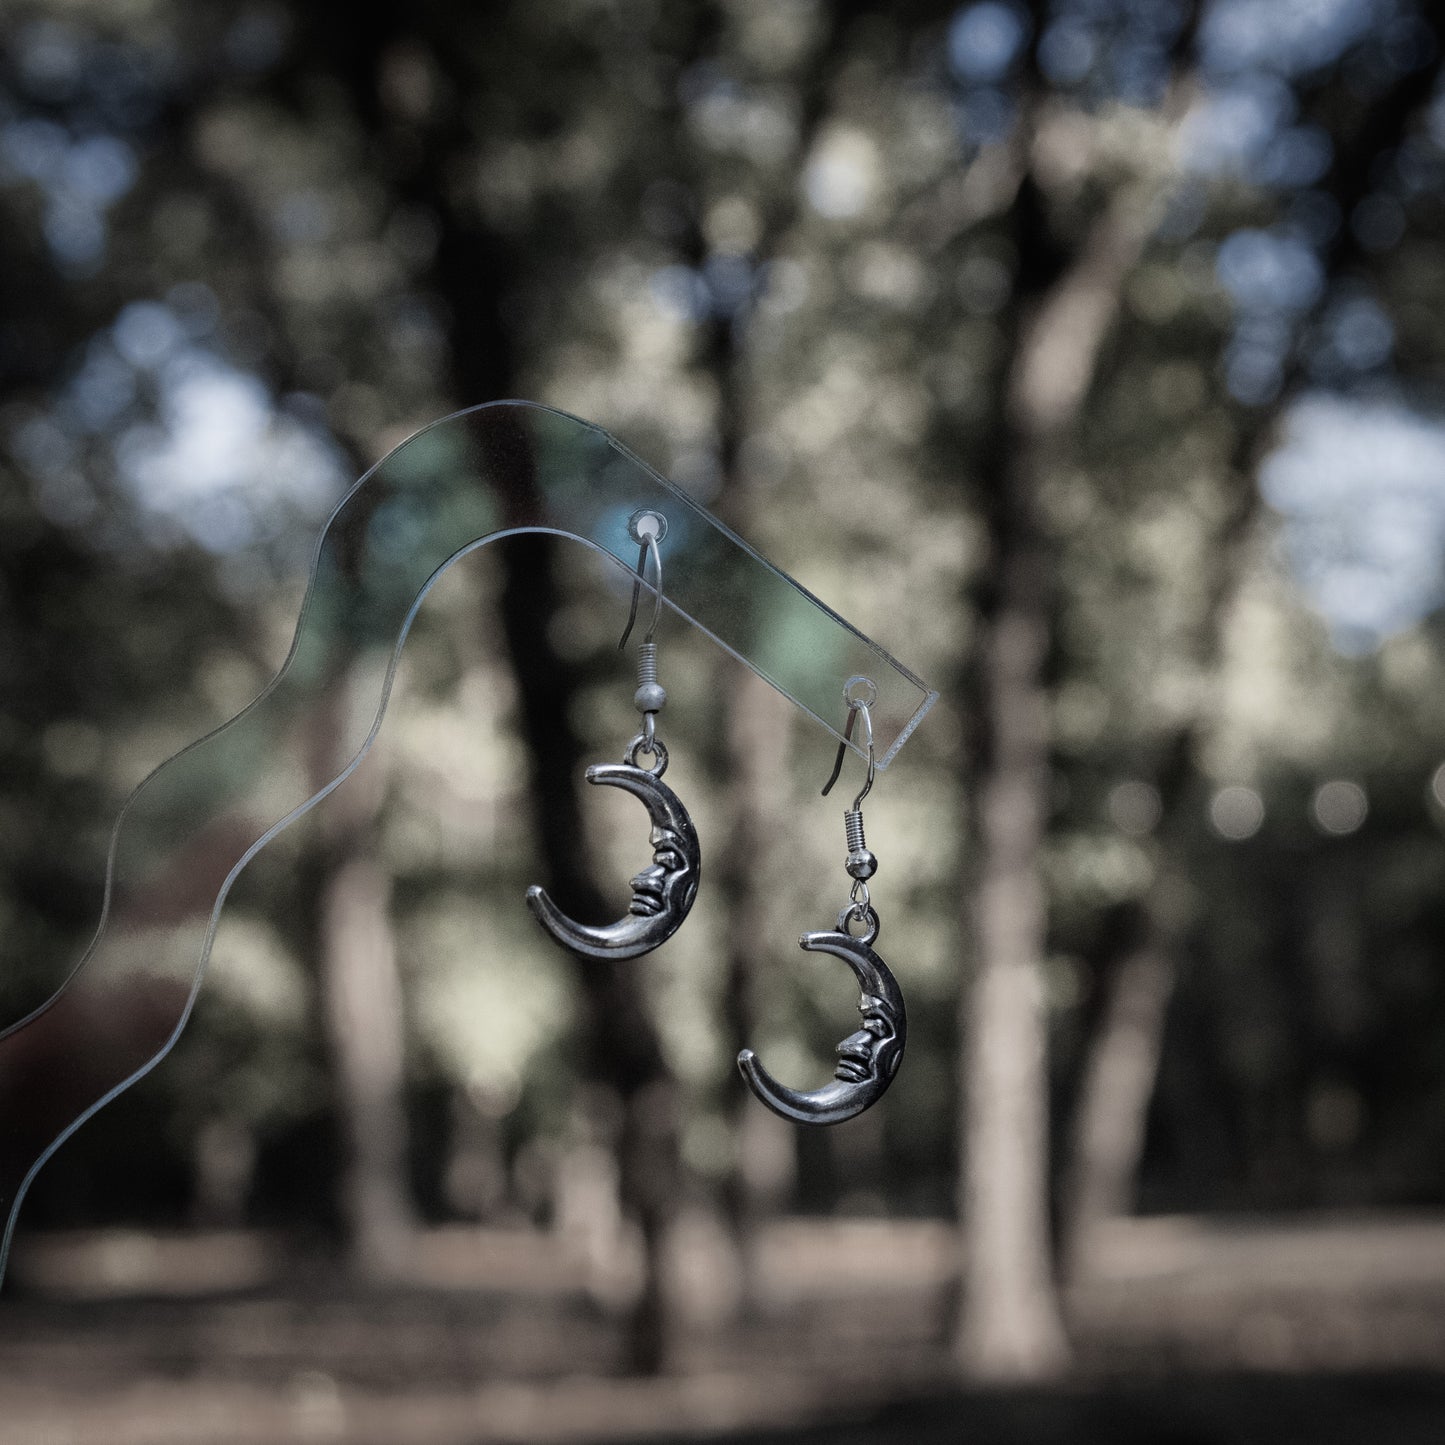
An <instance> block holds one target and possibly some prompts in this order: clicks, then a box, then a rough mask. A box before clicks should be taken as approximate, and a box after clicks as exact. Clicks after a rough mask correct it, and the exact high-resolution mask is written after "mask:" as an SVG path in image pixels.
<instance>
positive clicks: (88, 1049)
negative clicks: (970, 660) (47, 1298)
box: [0, 402, 937, 1276]
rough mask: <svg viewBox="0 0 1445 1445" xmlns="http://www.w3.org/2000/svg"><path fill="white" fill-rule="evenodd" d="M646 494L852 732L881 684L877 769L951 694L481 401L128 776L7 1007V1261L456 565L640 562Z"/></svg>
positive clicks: (328, 556)
mask: <svg viewBox="0 0 1445 1445" xmlns="http://www.w3.org/2000/svg"><path fill="white" fill-rule="evenodd" d="M639 509H646V510H648V511H653V512H657V513H660V514H661V515H662V516H664V517H665V518H666V521H667V538H666V558H667V566H666V577H665V580H664V587H663V601H664V603H665V604H666V605H667V606H668V607H670V608H671V609H672V610H673V611H674V612H676V613H677V614H678V615H680V616H681V617H683V618H684V619H686V620H687V621H688V622H690V623H692V624H693V625H694V626H695V627H698V628H700V629H701V630H702V631H703V632H704V633H705V634H706V635H707V636H708V637H710V638H712V639H713V641H714V642H716V643H717V644H718V645H719V646H721V647H722V648H724V649H725V650H726V651H728V652H730V653H732V654H733V655H734V656H735V657H737V658H739V659H741V660H742V661H743V662H745V663H746V664H747V665H748V666H749V667H751V668H753V669H754V671H756V672H757V673H758V674H759V675H760V676H761V677H762V678H764V679H765V680H766V681H767V682H769V683H771V684H772V686H774V687H775V688H777V689H778V690H779V691H780V692H782V693H784V694H785V695H786V696H787V697H788V698H790V699H791V700H792V701H793V702H794V703H796V704H797V705H798V706H799V707H800V708H802V709H803V710H804V712H806V713H808V714H809V715H810V716H811V717H812V718H814V719H815V720H816V721H817V722H818V723H820V724H821V725H822V726H823V727H824V728H826V729H827V730H828V731H829V732H831V733H832V734H833V735H834V736H835V737H837V738H839V740H840V741H841V740H842V737H841V733H840V732H839V726H840V724H842V722H843V721H844V716H845V711H846V710H845V708H844V706H843V700H842V699H843V689H844V686H845V684H846V683H847V682H848V681H849V679H851V678H854V677H866V678H868V679H870V680H871V681H872V682H873V684H874V685H875V686H876V688H877V700H876V701H875V702H874V704H873V708H872V717H873V731H874V737H875V742H876V747H877V754H878V766H879V767H880V768H885V767H887V765H888V763H889V762H890V761H891V760H892V759H893V757H894V755H895V754H896V753H897V751H898V749H899V748H900V747H902V745H903V743H904V742H905V740H906V739H907V738H908V736H909V734H910V733H911V732H912V731H913V729H914V728H915V727H916V726H917V725H918V723H919V721H920V720H921V719H922V718H923V716H924V714H925V713H926V712H927V711H928V709H929V707H930V706H932V704H933V702H934V701H935V699H936V696H937V694H935V693H933V692H931V691H930V690H929V689H928V688H927V687H926V686H925V685H924V684H923V683H922V682H921V681H920V680H919V679H918V678H917V677H915V676H914V675H913V674H912V673H911V672H909V671H908V669H907V668H905V667H903V666H902V665H901V664H899V663H898V662H896V661H895V660H894V659H893V658H892V657H890V656H889V655H888V654H887V653H886V652H884V651H883V649H882V648H880V647H878V646H877V645H876V644H875V643H873V642H870V641H869V640H868V638H866V637H864V636H863V635H862V634H861V633H860V632H858V631H857V630H856V629H855V628H854V627H852V626H850V625H849V624H848V623H847V622H845V621H844V620H843V618H841V617H839V616H838V615H837V613H835V612H833V611H832V610H831V609H830V608H828V607H826V606H825V605H824V604H823V603H821V602H820V601H818V599H817V598H816V597H813V596H812V595H811V594H810V593H808V592H807V591H805V590H804V589H803V588H802V587H800V586H798V584H797V583H795V582H794V581H792V580H791V579H790V578H789V577H787V576H785V575H784V574H783V573H781V572H779V571H778V570H777V569H776V568H774V567H772V566H771V565H770V564H769V563H768V562H766V561H765V560H764V559H763V558H762V557H760V556H759V555H758V554H757V553H756V552H754V551H753V550H752V548H750V547H749V546H748V545H747V544H746V543H745V542H743V541H742V540H741V539H740V538H738V537H736V536H735V535H734V534H733V533H731V532H730V531H728V529H727V528H726V527H724V526H723V525H722V524H721V523H719V522H718V521H717V519H716V518H714V517H712V516H711V515H709V514H708V512H706V511H705V510H704V509H703V508H702V507H700V506H698V505H697V503H696V502H694V501H692V500H691V499H689V498H688V497H687V496H686V495H684V494H683V493H682V492H680V491H679V490H678V489H677V488H676V487H674V486H672V485H671V483H669V482H667V481H665V480H664V479H663V478H662V477H660V476H658V474H657V473H656V472H654V471H653V470H652V469H651V468H650V467H648V466H646V465H645V464H644V463H643V462H641V461H639V460H638V459H637V458H636V457H635V456H633V455H632V454H631V453H630V452H629V451H628V450H627V449H626V448H625V447H623V446H621V445H619V444H618V443H617V442H616V441H614V440H613V439H612V438H611V437H610V436H608V435H607V433H606V432H604V431H602V430H601V429H599V428H598V427H595V426H592V425H590V424H588V423H586V422H583V421H579V420H578V419H577V418H576V417H571V416H567V415H566V414H564V413H562V412H558V411H553V410H551V409H549V408H547V407H542V406H536V405H533V404H530V403H526V402H496V403H492V404H489V405H486V406H479V407H476V408H473V409H472V410H470V411H465V412H460V413H458V414H457V415H455V416H451V417H447V418H446V419H445V420H443V421H439V422H436V423H435V424H434V425H432V426H429V427H427V428H426V429H425V430H423V431H420V432H418V433H417V434H416V435H415V436H413V437H411V438H409V439H408V440H407V441H405V442H403V443H402V444H401V445H400V446H398V447H397V448H396V449H395V450H394V451H392V452H391V453H390V454H389V455H388V456H386V457H385V458H384V459H383V460H382V461H381V462H379V463H378V464H377V465H376V466H375V467H374V468H373V469H372V470H371V471H370V472H368V473H367V475H366V476H365V477H363V478H362V479H361V481H360V482H358V483H357V484H356V486H355V487H354V488H352V490H351V491H350V492H349V493H348V494H347V496H346V497H345V498H344V499H343V501H342V502H341V504H340V505H339V506H338V507H337V509H336V511H335V512H334V513H333V514H332V516H331V518H330V520H329V521H328V523H327V525H326V528H325V530H324V532H323V533H322V536H321V540H320V542H319V544H318V546H317V549H316V553H315V557H314V559H313V563H312V570H311V577H310V582H309V586H308V589H307V593H306V600H305V603H304V604H303V607H302V611H301V617H300V621H299V623H298V625H297V629H296V636H295V639H294V641H293V643H292V646H291V652H290V655H289V656H288V658H287V660H286V662H285V664H284V666H283V667H282V669H281V671H280V673H279V674H278V675H277V677H276V679H275V680H274V681H273V682H272V683H271V685H270V686H269V687H268V688H267V689H266V690H265V691H264V692H263V693H262V694H261V695H260V696H259V697H258V698H256V700H255V701H254V702H252V703H251V704H250V706H249V707H247V708H246V709H245V710H244V711H242V712H241V713H239V714H238V715H237V716H236V717H234V718H232V719H231V721H230V722H228V723H225V724H224V725H223V726H221V727H219V728H217V729H216V730H215V731H214V732H212V733H210V734H208V735H207V736H206V737H204V738H202V739H200V741H198V742H196V743H193V744H192V745H191V746H190V747H188V748H186V749H184V750H183V751H182V752H180V753H178V754H177V755H176V756H175V757H173V758H171V759H170V760H169V761H167V762H165V763H163V764H162V765H161V766H160V767H158V768H157V769H156V770H155V771H154V772H153V773H152V774H151V775H150V776H149V777H148V778H147V779H146V780H145V782H143V783H142V784H141V785H140V786H139V787H138V788H137V789H136V791H135V792H134V793H133V794H132V795H131V797H130V799H129V801H128V802H127V803H126V805H125V807H124V809H123V810H122V812H121V815H120V817H119V819H118V820H117V822H116V826H115V831H114V834H113V836H112V839H111V848H110V859H109V865H108V873H107V881H106V895H105V905H104V909H103V912H102V917H101V922H100V924H99V926H98V928H97V930H96V934H95V937H94V939H93V940H92V942H91V944H90V947H89V948H88V949H87V950H86V952H85V954H84V955H83V957H82V958H81V960H80V962H79V963H78V964H77V965H76V966H75V968H74V969H73V970H72V971H71V973H70V974H69V976H68V978H66V980H65V981H64V982H63V983H62V984H61V985H60V987H58V988H57V989H56V990H55V991H54V992H53V993H52V994H51V995H50V996H49V997H48V998H46V999H44V1001H42V1002H40V1003H39V1004H38V1006H36V1007H34V1008H32V1009H31V1011H30V1012H29V1013H27V1014H26V1015H25V1016H24V1017H22V1018H18V1019H15V1020H14V1021H9V1020H5V1021H4V1022H6V1023H8V1025H9V1026H8V1027H6V1028H3V1030H0V1217H3V1219H4V1221H5V1225H4V1235H3V1240H0V1276H3V1270H4V1264H5V1259H6V1256H7V1255H8V1252H9V1245H10V1239H11V1236H12V1234H13V1231H14V1225H15V1216H16V1211H17V1210H18V1209H19V1206H20V1203H21V1200H22V1199H23V1197H24V1194H25V1190H26V1188H27V1187H28V1185H29V1183H30V1180H31V1179H32V1178H33V1177H34V1175H35V1173H36V1171H37V1170H38V1169H39V1168H40V1166H41V1165H42V1164H43V1163H44V1162H45V1160H46V1159H47V1158H49V1156H50V1155H51V1154H52V1153H54V1151H55V1149H56V1148H57V1147H58V1146H59V1145H60V1144H61V1143H62V1142H63V1141H64V1140H65V1139H66V1138H67V1137H68V1136H69V1135H70V1134H71V1133H73V1132H74V1130H75V1129H76V1128H77V1127H78V1126H79V1125H80V1124H81V1123H82V1122H83V1121H84V1120H85V1119H87V1118H89V1117H90V1115H92V1114H93V1113H95V1112H96V1110H97V1109H99V1108H101V1107H102V1106H103V1105H104V1104H106V1103H107V1102H109V1101H110V1100H111V1099H113V1098H114V1097H115V1096H116V1095H117V1094H119V1093H120V1092H121V1091H122V1090H124V1089H125V1088H127V1087H128V1086H129V1085H131V1084H132V1083H134V1082H135V1081H136V1080H137V1079H138V1078H140V1077H141V1076H142V1075H144V1074H145V1073H147V1072H148V1071H149V1070H150V1069H151V1068H153V1067H154V1066H155V1064H156V1063H157V1062H159V1060H160V1059H161V1058H163V1057H164V1056H165V1054H166V1053H167V1052H168V1051H169V1049H170V1048H171V1046H172V1044H173V1043H174V1042H175V1040H176V1038H177V1037H178V1036H179V1035H180V1032H181V1030H182V1028H183V1027H184V1026H185V1022H186V1019H187V1018H188V1016H189V1014H190V1010H191V1007H192V1005H193V1004H194V1001H195V997H196V993H197V990H198V989H199V987H200V982H201V976H202V973H203V971H204V968H205V963H206V960H207V957H208V955H209V953H210V948H211V942H212V939H213V937H214V935H215V930H216V925H217V923H218V921H219V919H220V914H221V908H222V906H223V904H224V902H225V899H226V894H227V892H228V891H229V890H230V888H231V885H232V884H233V883H234V881H235V879H236V877H237V875H238V874H239V873H240V871H241V869H242V868H244V867H245V865H246V863H247V862H248V861H249V860H250V859H251V858H252V857H254V855H255V854H256V853H257V852H258V851H259V850H260V849H261V848H262V847H264V846H265V844H266V843H267V842H268V841H269V840H270V839H272V838H274V837H275V836H276V835H277V834H278V833H279V832H280V831H281V830H282V829H283V828H285V827H287V826H288V825H289V824H291V823H293V822H294V821H295V820H296V819H297V818H298V817H300V816H301V815H302V814H303V813H305V812H306V811H307V810H309V809H310V808H312V807H314V806H315V805H316V804H317V803H318V802H319V801H320V800H321V799H322V798H324V797H325V796H326V795H327V794H328V793H330V792H331V791H332V790H333V789H334V788H335V787H336V786H337V785H338V784H339V783H341V782H342V780H343V779H344V778H345V777H347V776H348V775H349V774H350V773H351V772H352V771H353V770H354V769H355V768H356V766H357V765H358V764H359V763H360V761H361V759H362V758H363V756H364V755H365V754H366V751H367V749H368V748H369V747H370V745H371V742H372V740H373V739H374V738H375V736H376V734H377V732H378V730H379V729H380V727H381V721H382V716H383V714H384V712H385V710H386V704H387V699H388V696H389V694H390V691H391V685H392V679H393V677H394V675H395V670H396V665H397V661H398V658H399V657H400V654H401V649H402V646H403V644H404V642H405V640H406V636H407V632H408V630H409V629H410V627H411V624H412V621H413V619H414V618H415V616H416V613H417V610H418V608H419V607H420V606H421V603H422V600H423V599H424V598H425V596H426V595H427V593H428V591H429V590H430V589H431V587H432V586H433V585H434V584H435V583H436V581H437V580H438V578H439V577H440V576H441V574H442V573H443V572H445V571H446V569H447V568H448V567H450V566H451V565H452V564H453V563H454V562H456V561H457V560H458V559H459V558H461V557H463V556H465V555H466V554H467V553H469V552H472V551H474V550H475V549H476V548H478V547H481V546H484V545H485V544H486V543H488V542H492V541H495V540H497V539H498V538H500V537H506V536H509V535H514V534H516V533H519V532H551V533H555V534H557V535H559V536H563V537H570V538H573V539H574V540H576V541H579V542H582V543H584V544H585V545H586V546H588V547H591V548H593V549H595V550H596V551H598V552H600V553H602V554H603V555H604V556H606V557H608V558H610V559H611V560H612V561H614V562H616V564H617V565H618V566H619V567H622V568H625V569H626V571H627V572H628V573H631V572H633V569H634V567H635V564H636V560H637V552H638V547H637V543H636V542H635V541H634V540H633V538H632V536H631V535H629V531H628V523H629V519H630V518H631V517H632V516H633V515H634V514H635V513H636V512H638V511H639ZM644 586H646V583H644ZM651 590H652V589H651V588H650V587H649V588H648V591H649V592H650V591H651ZM340 682H344V683H345V685H346V686H347V687H348V688H349V689H350V692H349V696H350V698H351V699H352V701H353V704H359V705H353V706H352V707H350V708H348V709H345V710H341V711H337V710H336V709H334V708H332V709H331V710H330V714H329V716H328V721H329V719H330V717H334V718H335V719H336V722H335V726H336V727H337V728H339V729H340V730H341V736H339V737H337V738H336V740H335V741H336V749H335V752H334V756H335V757H337V758H343V759H349V761H348V762H347V763H346V764H345V766H344V767H342V768H341V769H340V771H339V772H338V774H337V776H336V777H334V778H330V779H325V780H322V779H318V778H317V776H316V775H315V770H314V759H311V758H309V757H308V756H307V740H308V738H309V737H311V736H312V735H313V734H314V731H315V725H316V723H317V720H318V718H319V717H320V716H321V715H322V714H323V710H325V709H327V708H328V707H329V700H330V699H332V698H334V697H335V695H336V689H337V685H338V683H340ZM308 724H310V726H308ZM348 729H350V730H351V731H350V732H348V731H347V730H348ZM177 879H183V880H184V887H176V886H174V883H173V880H177ZM518 906H519V907H520V906H521V900H520V899H519V900H518ZM121 1000H124V1004H125V1006H124V1007H120V1006H119V1004H120V1001H121ZM47 1033H49V1034H50V1038H49V1039H47V1038H45V1035H46V1034H47ZM57 1057H65V1058H67V1059H68V1060H70V1061H72V1062H73V1067H67V1068H66V1069H65V1071H64V1077H62V1078H54V1079H48V1078H39V1077H36V1076H35V1074H36V1070H35V1068H34V1067H33V1065H32V1063H31V1062H30V1061H32V1060H35V1059H45V1058H52V1059H53V1058H57Z"/></svg>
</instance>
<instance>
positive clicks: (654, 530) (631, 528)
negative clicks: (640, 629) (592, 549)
mask: <svg viewBox="0 0 1445 1445" xmlns="http://www.w3.org/2000/svg"><path fill="white" fill-rule="evenodd" d="M627 530H628V532H629V533H630V534H631V536H632V539H633V541H635V542H638V543H640V544H641V550H640V551H639V552H638V554H637V575H636V576H635V577H634V578H633V579H632V606H631V607H630V608H629V609H628V613H627V626H626V627H624V628H623V629H622V637H621V638H620V640H619V641H618V643H617V650H618V651H619V652H621V651H622V649H623V648H624V647H626V646H627V639H628V638H629V637H631V636H632V628H633V624H634V623H635V622H636V621H637V602H638V598H639V597H640V596H641V594H642V582H643V579H645V578H646V576H647V559H648V556H649V555H651V557H652V565H653V569H654V575H655V577H656V581H655V583H654V584H653V588H654V590H653V594H652V621H651V622H649V623H648V624H647V636H646V637H645V638H644V639H643V641H644V642H651V641H652V640H653V638H654V637H655V636H656V634H657V620H658V618H659V617H660V616H661V615H662V553H661V551H659V549H658V546H657V544H658V543H659V542H660V541H661V540H662V539H663V538H664V537H665V536H666V535H667V518H666V517H663V516H661V515H660V514H659V513H657V512H649V511H647V510H645V509H644V510H643V511H641V512H634V513H633V515H632V516H631V517H630V518H629V519H628V523H627Z"/></svg>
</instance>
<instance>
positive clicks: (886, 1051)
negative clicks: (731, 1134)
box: [738, 931, 908, 1124]
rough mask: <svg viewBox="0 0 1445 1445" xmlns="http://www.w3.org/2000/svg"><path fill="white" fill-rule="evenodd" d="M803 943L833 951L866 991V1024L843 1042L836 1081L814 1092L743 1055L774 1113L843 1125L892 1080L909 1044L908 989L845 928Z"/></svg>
mask: <svg viewBox="0 0 1445 1445" xmlns="http://www.w3.org/2000/svg"><path fill="white" fill-rule="evenodd" d="M799 946H800V947H801V948H804V949H806V950H808V951H809V952H812V953H831V954H832V955H833V956H834V957H835V958H841V959H842V960H843V962H844V963H846V964H847V965H848V967H849V968H851V969H852V970H853V974H854V976H855V977H856V978H857V980H858V984H859V987H860V988H861V989H862V991H863V992H862V997H861V998H860V999H859V1000H858V1012H859V1013H860V1014H862V1016H863V1027H862V1028H860V1029H859V1030H858V1031H857V1032H856V1033H852V1034H849V1035H848V1037H847V1038H846V1039H844V1040H843V1042H842V1043H841V1044H839V1045H838V1067H837V1069H836V1070H835V1072H834V1074H833V1082H832V1083H830V1084H825V1085H824V1086H823V1087H822V1088H821V1089H817V1090H815V1091H813V1092H812V1093H802V1092H801V1091H799V1090H797V1089H790V1088H788V1087H787V1085H785V1084H780V1083H779V1082H778V1081H777V1080H776V1079H775V1078H773V1076H772V1075H771V1074H770V1073H768V1071H767V1070H766V1069H765V1068H764V1067H763V1066H762V1064H761V1063H760V1062H759V1060H758V1056H757V1055H756V1054H755V1053H754V1052H753V1051H752V1050H751V1049H744V1050H743V1051H742V1052H741V1053H740V1054H739V1055H738V1068H739V1069H740V1070H741V1071H742V1075H743V1078H745V1079H746V1080H747V1081H748V1087H749V1088H750V1089H751V1090H752V1091H753V1093H754V1094H756V1095H757V1097H758V1098H759V1099H760V1100H761V1101H762V1102H763V1103H764V1104H766V1105H767V1106H768V1108H770V1109H771V1110H772V1111H773V1113H775V1114H780V1115H782V1117H783V1118H784V1119H791V1120H792V1121H793V1123H795V1124H841V1123H842V1122H843V1121H844V1120H845V1119H852V1118H855V1117H856V1116H857V1115H859V1114H861V1113H862V1112H863V1111H864V1110H865V1109H868V1108H871V1107H872V1106H873V1105H874V1104H876V1103H877V1102H878V1100H879V1099H880V1098H882V1097H883V1092H884V1090H885V1089H887V1087H888V1086H889V1084H891V1083H892V1082H893V1076H894V1075H895V1074H896V1073H897V1072H898V1065H899V1063H900V1062H901V1060H902V1058H903V1048H904V1045H905V1043H906V1042H907V1035H908V1016H907V1014H906V1013H905V1011H904V1008H903V991H902V990H901V989H900V988H899V987H898V980H897V979H895V978H894V977H893V975H892V973H890V972H889V969H888V965H887V964H886V963H884V962H883V960H882V959H881V958H879V957H878V955H877V954H876V953H874V952H873V950H872V949H871V948H870V947H869V946H868V945H867V944H866V943H865V942H864V941H863V940H862V939H861V938H853V937H852V936H851V935H849V934H847V933H844V932H841V931H830V932H827V933H805V934H804V935H803V937H802V939H801V940H800V941H799Z"/></svg>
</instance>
